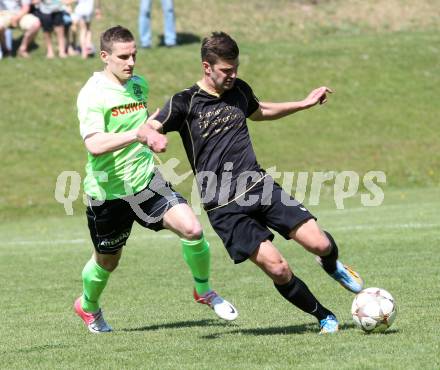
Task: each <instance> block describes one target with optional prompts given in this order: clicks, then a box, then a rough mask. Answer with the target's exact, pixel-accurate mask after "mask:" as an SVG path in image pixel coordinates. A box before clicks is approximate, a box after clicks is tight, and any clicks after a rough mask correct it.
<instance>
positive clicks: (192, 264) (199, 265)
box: [180, 236, 211, 294]
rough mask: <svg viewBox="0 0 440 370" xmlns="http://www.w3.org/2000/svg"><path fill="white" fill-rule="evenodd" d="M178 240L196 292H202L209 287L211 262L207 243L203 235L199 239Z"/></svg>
mask: <svg viewBox="0 0 440 370" xmlns="http://www.w3.org/2000/svg"><path fill="white" fill-rule="evenodd" d="M180 241H181V242H182V250H183V259H184V260H185V262H186V263H187V265H188V266H189V268H190V270H191V273H192V275H193V278H194V283H195V288H196V292H197V294H204V293H206V292H207V291H209V290H210V289H211V287H210V285H209V270H210V262H211V251H210V250H209V243H208V242H207V241H206V239H205V237H204V236H202V238H201V239H199V240H186V239H180Z"/></svg>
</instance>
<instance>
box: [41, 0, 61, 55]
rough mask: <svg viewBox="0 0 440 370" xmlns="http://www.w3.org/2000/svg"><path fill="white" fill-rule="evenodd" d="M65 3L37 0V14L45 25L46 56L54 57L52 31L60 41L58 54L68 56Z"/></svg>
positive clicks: (54, 0)
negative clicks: (65, 32)
mask: <svg viewBox="0 0 440 370" xmlns="http://www.w3.org/2000/svg"><path fill="white" fill-rule="evenodd" d="M63 7H64V4H63V2H62V1H61V0H37V1H36V12H35V14H36V15H37V17H38V18H39V19H40V21H41V24H42V26H43V38H44V43H45V44H46V50H47V52H46V57H47V58H48V59H53V58H54V57H55V53H54V51H53V47H52V32H53V31H55V35H56V38H57V43H58V55H59V57H60V58H66V57H67V54H66V38H65V35H64V19H63V16H64V13H63V10H64V9H63Z"/></svg>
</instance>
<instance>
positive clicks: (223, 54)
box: [201, 32, 240, 64]
mask: <svg viewBox="0 0 440 370" xmlns="http://www.w3.org/2000/svg"><path fill="white" fill-rule="evenodd" d="M239 53H240V51H239V49H238V45H237V43H236V42H235V41H234V39H233V38H232V37H231V36H229V35H228V34H227V33H225V32H213V33H212V34H211V36H209V37H205V38H204V39H203V41H202V49H201V55H202V61H203V62H208V63H209V64H215V63H216V62H217V60H218V59H226V60H234V59H236V58H237V57H238V54H239Z"/></svg>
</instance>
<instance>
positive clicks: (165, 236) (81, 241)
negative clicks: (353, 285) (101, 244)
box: [0, 223, 440, 245]
mask: <svg viewBox="0 0 440 370" xmlns="http://www.w3.org/2000/svg"><path fill="white" fill-rule="evenodd" d="M430 228H440V224H420V223H407V224H385V225H352V226H339V227H337V226H336V227H329V229H331V230H335V231H356V230H380V229H430ZM205 235H206V236H207V237H209V238H212V237H217V234H213V233H209V234H206V233H205ZM136 239H137V240H150V239H177V236H176V235H174V234H169V233H164V234H153V235H149V236H148V237H136ZM0 243H1V245H59V244H84V243H90V240H89V239H70V240H69V239H52V240H47V241H43V240H15V241H14V240H12V241H11V240H9V241H7V242H5V241H4V242H0Z"/></svg>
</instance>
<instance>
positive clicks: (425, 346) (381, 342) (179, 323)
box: [0, 189, 440, 369]
mask: <svg viewBox="0 0 440 370" xmlns="http://www.w3.org/2000/svg"><path fill="white" fill-rule="evenodd" d="M439 196H440V192H439V190H438V189H423V190H411V191H402V190H399V191H390V192H386V193H385V202H384V204H383V205H382V206H379V207H372V208H366V207H359V206H358V205H357V204H356V201H353V203H352V204H351V206H350V207H348V208H346V209H345V210H335V209H334V206H332V204H331V203H328V204H327V205H321V206H320V207H314V208H312V211H313V212H314V213H315V214H316V215H317V216H318V217H319V221H320V224H321V225H322V226H323V227H325V228H326V229H328V230H330V231H331V232H332V233H333V234H334V236H335V237H336V239H337V241H338V242H339V244H340V249H341V260H343V261H346V262H347V263H350V264H352V265H353V266H354V267H355V268H356V269H358V271H360V272H361V273H362V275H363V277H364V278H365V280H366V285H367V286H379V287H383V288H385V289H387V290H389V291H390V292H391V293H392V294H393V295H394V298H395V299H396V301H397V307H398V314H397V318H396V321H395V323H394V324H393V326H392V327H391V328H390V329H389V330H388V331H387V332H386V333H384V334H364V333H363V332H361V331H360V330H359V329H357V328H356V327H355V326H354V323H353V322H352V319H351V315H350V307H351V301H352V298H353V296H352V294H350V293H348V292H346V291H345V290H344V289H343V288H341V287H340V286H339V285H338V284H337V283H335V282H334V281H333V280H331V279H330V278H328V277H327V275H325V273H324V272H323V271H322V270H321V269H320V268H319V267H318V266H317V265H316V263H315V262H314V260H313V257H312V256H311V255H310V254H308V253H306V252H305V251H303V250H302V248H300V247H298V246H296V245H295V244H294V243H290V242H286V241H285V240H283V239H282V238H281V237H279V236H278V237H276V239H275V243H276V244H277V245H278V246H279V247H280V249H281V250H282V252H283V253H284V255H285V256H286V257H287V259H288V260H289V262H290V263H291V264H292V266H293V268H294V271H295V272H296V273H297V274H298V276H300V277H302V279H303V280H305V281H306V282H307V283H308V285H309V287H310V288H311V290H312V291H313V292H314V293H315V294H316V295H317V296H318V297H319V299H320V300H321V301H322V303H323V304H325V305H327V306H328V307H329V308H331V309H332V310H334V312H335V313H336V314H337V315H338V318H339V320H340V322H341V331H340V332H339V333H337V334H336V335H332V336H319V335H318V334H317V333H318V325H317V323H316V322H315V319H314V318H312V317H310V316H308V315H306V314H303V313H302V312H300V311H299V310H298V309H296V308H294V307H292V306H291V305H289V304H288V303H287V302H285V301H284V300H283V299H282V298H281V297H280V296H279V294H278V293H277V292H276V290H275V289H274V288H273V287H272V284H271V283H270V280H269V279H268V278H266V276H264V274H263V273H262V272H260V271H259V270H257V269H256V268H255V267H254V266H253V264H251V263H249V262H248V263H245V264H242V265H238V266H234V265H233V264H232V263H231V262H230V261H229V259H228V257H227V255H226V251H225V250H224V248H223V247H222V246H221V243H220V241H219V239H218V238H217V237H216V236H215V235H214V234H213V232H212V230H211V229H209V228H206V232H207V234H208V237H209V240H210V242H211V246H212V255H213V258H212V260H213V266H212V270H213V271H212V282H213V286H214V287H215V288H216V289H217V290H218V291H219V292H221V294H222V295H224V296H225V297H226V298H228V299H230V300H231V301H232V302H234V304H235V305H236V306H237V308H238V310H239V312H240V316H239V318H238V319H237V320H236V321H235V322H234V323H226V322H223V321H221V320H219V319H216V316H215V315H214V313H213V312H212V311H211V310H210V309H209V308H207V307H205V306H201V305H198V304H196V303H194V302H193V300H192V297H191V289H192V287H191V277H190V274H189V271H188V270H187V268H186V265H185V264H184V262H183V259H182V257H181V251H180V247H179V243H178V239H177V237H174V236H173V235H172V234H170V233H169V232H166V231H163V232H160V233H153V232H149V231H145V230H144V229H141V228H140V227H136V228H135V230H134V232H133V234H132V236H131V239H130V240H129V243H128V245H127V246H126V249H125V251H124V255H123V258H122V260H121V264H120V267H119V268H118V269H117V270H116V272H115V273H114V274H113V275H112V276H111V278H110V280H109V285H108V287H107V289H106V291H105V293H104V295H103V297H102V305H103V309H104V310H105V314H106V318H107V319H108V321H109V323H111V325H113V327H114V329H115V331H114V332H113V333H112V334H109V335H93V334H91V333H89V332H88V331H87V329H86V327H85V326H84V325H83V323H82V322H81V320H80V319H79V318H78V317H76V316H75V315H74V313H73V310H72V304H73V300H74V299H75V298H76V296H77V295H78V294H79V293H80V291H81V279H80V273H81V269H82V267H83V265H84V263H85V262H86V260H87V259H88V258H89V255H90V252H91V243H90V242H89V239H88V235H87V228H86V224H85V218H83V217H80V216H76V217H75V216H73V217H69V216H64V217H63V218H59V217H57V218H49V219H40V218H34V219H26V220H23V221H20V222H6V223H3V224H2V225H1V226H0V235H1V238H2V241H1V244H0V280H1V281H2V282H3V284H2V300H1V302H0V312H2V323H1V327H2V337H1V339H0V341H1V346H0V347H1V348H0V356H1V358H2V364H1V365H0V366H1V367H4V368H31V367H32V368H57V369H60V368H102V369H105V368H148V369H177V368H179V369H194V368H196V369H212V368H217V369H256V368H259V369H285V368H298V369H304V368H308V369H309V368H314V369H323V368H327V369H353V368H355V369H378V368H384V369H398V368H401V369H404V368H405V369H406V368H415V367H417V368H419V369H434V368H438V367H439V366H440V362H439V358H438V353H439V342H438V322H437V321H438V320H437V318H438V317H439V315H440V309H439V306H438V302H439V299H440V296H439V291H440V290H439V281H438V263H437V262H435V261H436V260H438V258H437V254H438V253H437V249H438V248H437V247H438V244H439V242H440V231H439V230H440V220H439V219H438V216H437V215H438V204H435V202H433V201H432V200H433V199H439ZM203 223H204V225H207V224H208V223H207V220H206V219H203Z"/></svg>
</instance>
